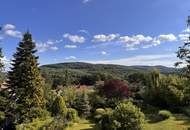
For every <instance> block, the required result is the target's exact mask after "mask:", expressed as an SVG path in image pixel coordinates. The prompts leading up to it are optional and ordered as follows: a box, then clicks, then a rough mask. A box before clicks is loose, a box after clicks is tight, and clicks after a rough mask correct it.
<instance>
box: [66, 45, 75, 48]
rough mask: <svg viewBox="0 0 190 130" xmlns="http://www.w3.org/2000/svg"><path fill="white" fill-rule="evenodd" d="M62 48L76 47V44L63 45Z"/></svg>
mask: <svg viewBox="0 0 190 130" xmlns="http://www.w3.org/2000/svg"><path fill="white" fill-rule="evenodd" d="M64 48H68V49H74V48H77V46H76V45H65V46H64Z"/></svg>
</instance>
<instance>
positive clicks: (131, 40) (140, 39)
mask: <svg viewBox="0 0 190 130" xmlns="http://www.w3.org/2000/svg"><path fill="white" fill-rule="evenodd" d="M119 41H120V42H122V43H125V44H128V45H138V44H140V43H147V42H150V41H152V37H150V36H143V35H141V34H140V35H136V36H132V37H129V36H122V37H120V38H119Z"/></svg>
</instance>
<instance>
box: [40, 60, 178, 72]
mask: <svg viewBox="0 0 190 130" xmlns="http://www.w3.org/2000/svg"><path fill="white" fill-rule="evenodd" d="M40 68H41V70H42V71H50V72H49V73H51V72H52V73H53V72H56V73H62V72H63V71H64V70H69V71H72V72H74V73H83V74H84V73H86V74H91V73H97V72H101V73H103V72H105V73H111V74H122V75H123V74H129V73H132V72H149V71H151V70H153V69H157V70H160V72H161V73H163V74H170V73H176V72H178V71H179V69H176V68H170V67H165V66H123V65H113V64H90V63H83V62H69V63H57V64H49V65H43V66H41V67H40Z"/></svg>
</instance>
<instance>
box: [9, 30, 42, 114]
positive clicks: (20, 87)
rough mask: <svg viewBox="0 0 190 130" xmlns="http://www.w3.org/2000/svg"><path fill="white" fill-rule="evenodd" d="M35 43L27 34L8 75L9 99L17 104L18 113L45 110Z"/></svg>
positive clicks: (20, 44)
mask: <svg viewBox="0 0 190 130" xmlns="http://www.w3.org/2000/svg"><path fill="white" fill-rule="evenodd" d="M35 53H36V49H35V43H34V42H33V41H32V35H31V34H30V33H29V32H27V33H25V34H24V37H23V40H22V41H21V42H20V43H19V47H17V51H16V53H15V54H14V55H13V57H14V59H13V60H12V62H13V63H12V68H11V71H9V73H8V81H7V84H8V87H9V89H10V90H11V91H10V93H9V98H10V99H11V101H13V102H15V103H16V104H17V106H18V107H17V109H16V113H17V114H18V113H19V114H21V115H23V114H26V113H27V112H28V111H29V110H30V108H32V107H33V108H35V107H36V108H37V107H39V108H43V107H44V106H45V99H44V96H43V82H42V77H41V76H40V71H39V68H38V63H37V59H38V57H37V56H35Z"/></svg>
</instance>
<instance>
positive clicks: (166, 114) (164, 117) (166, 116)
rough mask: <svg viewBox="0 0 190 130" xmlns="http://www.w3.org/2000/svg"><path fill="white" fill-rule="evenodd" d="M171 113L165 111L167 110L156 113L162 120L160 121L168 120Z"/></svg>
mask: <svg viewBox="0 0 190 130" xmlns="http://www.w3.org/2000/svg"><path fill="white" fill-rule="evenodd" d="M171 115H172V114H171V112H170V111H167V110H160V111H159V112H158V116H159V117H160V118H161V119H162V120H165V119H168V118H170V117H171Z"/></svg>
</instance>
